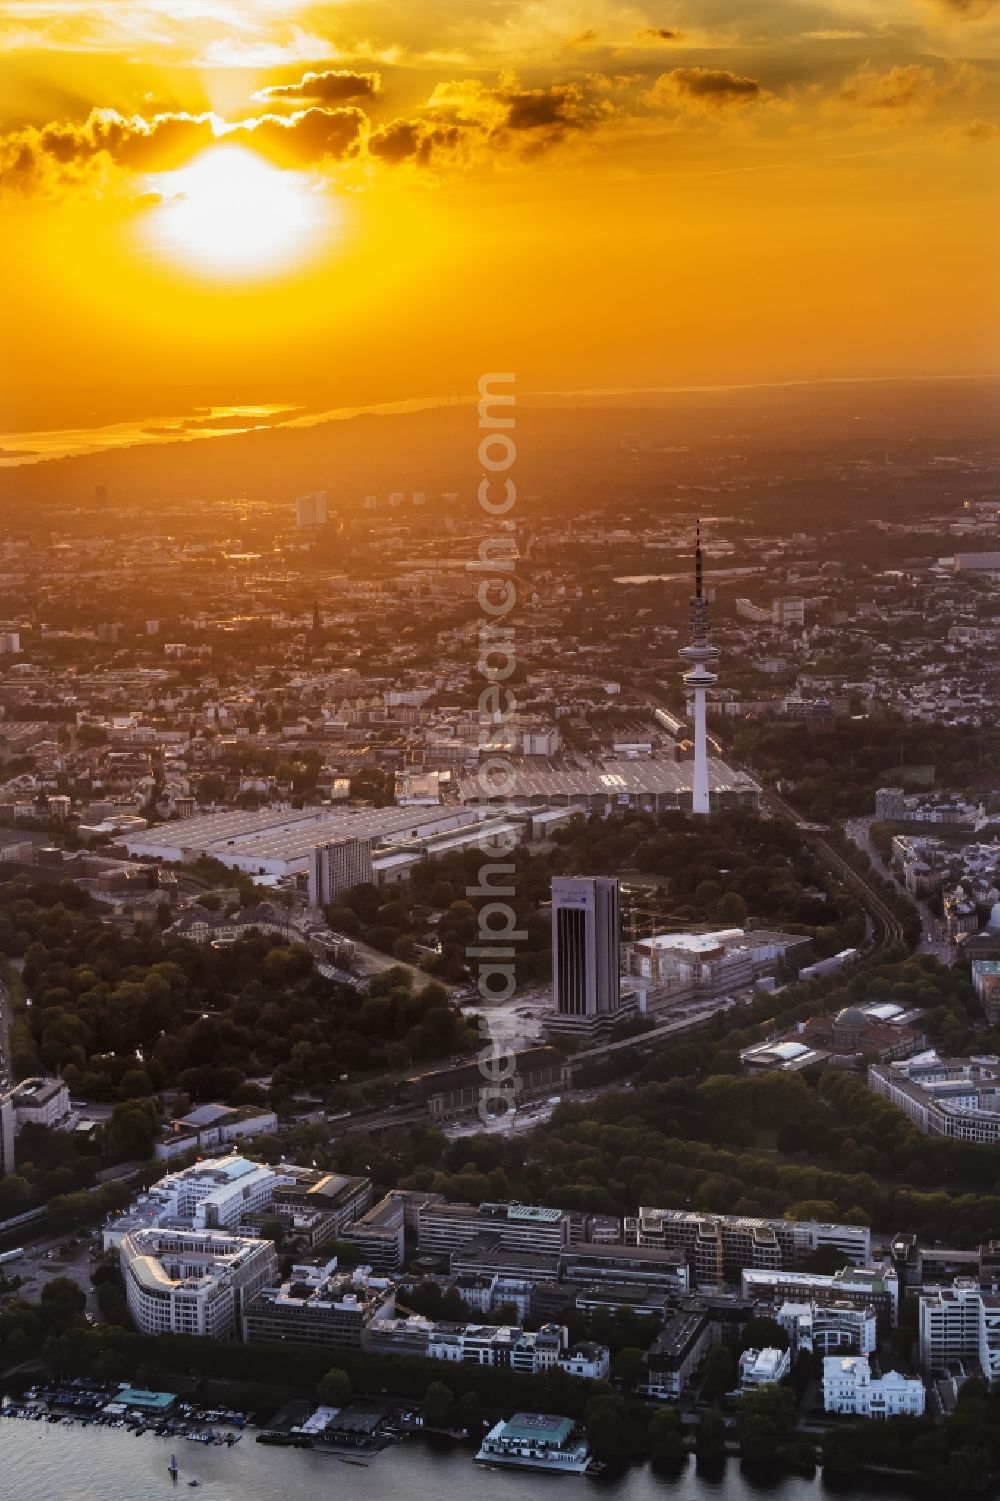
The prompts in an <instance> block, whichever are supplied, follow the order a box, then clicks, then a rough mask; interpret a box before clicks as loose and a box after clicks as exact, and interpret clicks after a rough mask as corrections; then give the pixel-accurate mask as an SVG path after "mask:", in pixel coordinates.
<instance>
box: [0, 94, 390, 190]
mask: <svg viewBox="0 0 1000 1501" xmlns="http://www.w3.org/2000/svg"><path fill="white" fill-rule="evenodd" d="M220 125H221V122H220V121H219V120H217V119H216V118H215V117H214V116H213V115H209V114H205V115H190V114H183V113H181V114H165V115H154V116H153V117H152V118H151V119H148V120H147V119H144V118H143V117H142V116H141V115H131V116H125V115H120V114H119V113H118V112H117V111H116V110H92V111H91V113H90V115H89V117H88V118H87V119H86V120H85V121H84V122H83V123H82V124H66V123H54V124H51V125H46V126H43V127H42V128H41V129H35V128H34V127H29V128H27V129H25V130H20V131H15V132H13V133H12V134H10V135H7V136H4V137H0V182H2V183H3V184H4V185H5V186H7V187H13V188H15V189H17V188H21V189H23V190H25V191H30V190H33V189H44V188H45V187H46V186H50V185H51V184H52V183H53V182H55V183H59V182H61V181H64V180H66V179H68V178H72V177H73V176H74V175H78V174H79V172H80V170H81V169H83V168H86V167H87V166H88V165H97V164H100V163H101V162H104V163H112V164H114V165H116V166H119V167H123V168H125V169H127V170H129V171H136V172H143V171H145V172H153V171H166V170H169V169H170V168H173V167H177V166H180V165H182V164H183V163H184V162H186V161H189V160H190V159H191V157H192V156H194V155H197V153H198V152H200V151H203V150H206V149H207V148H208V147H209V146H213V145H218V144H220V143H223V142H229V143H231V144H246V143H247V141H248V140H252V141H253V142H254V144H257V145H260V146H261V147H263V148H264V149H265V150H269V151H271V152H272V153H273V154H275V155H276V156H278V157H280V158H281V159H282V160H283V161H284V162H285V163H287V164H288V165H302V166H305V165H308V164H310V163H314V162H319V161H322V160H323V159H325V158H342V157H346V156H351V155H353V154H354V153H355V152H356V151H357V150H358V149H359V148H360V145H361V142H362V140H363V139H364V135H365V132H366V130H367V126H368V117H367V116H366V115H365V113H364V111H363V110H361V109H358V108H357V107H356V106H346V107H344V108H338V109H320V108H314V109H306V110H298V111H296V112H295V113H294V114H291V115H261V116H258V117H256V118H253V119H249V120H243V121H240V122H238V123H237V124H236V125H235V126H233V127H231V128H229V129H227V130H225V132H224V133H222V134H219V127H220Z"/></svg>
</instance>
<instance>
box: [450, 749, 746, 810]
mask: <svg viewBox="0 0 1000 1501" xmlns="http://www.w3.org/2000/svg"><path fill="white" fill-rule="evenodd" d="M693 777H694V763H693V762H692V761H656V760H652V761H612V760H609V761H605V762H603V764H596V763H595V764H594V765H593V766H588V767H585V768H582V769H581V768H578V767H558V768H552V769H549V770H537V771H535V770H532V769H531V768H528V767H524V768H522V767H518V766H515V767H513V768H512V769H511V771H510V773H509V778H508V781H507V783H506V785H505V793H504V798H503V799H500V801H516V800H517V799H520V798H529V799H530V798H537V799H539V800H540V801H544V800H546V799H550V798H557V797H570V798H572V797H581V798H582V797H587V798H590V797H600V796H602V795H603V796H606V797H607V798H608V799H609V800H610V801H611V802H614V801H615V799H616V798H618V797H641V796H643V795H644V794H645V795H647V796H659V795H668V796H669V795H677V796H680V795H683V794H685V793H690V792H691V790H692V781H693ZM708 786H709V791H711V792H744V793H748V792H752V793H758V792H759V791H760V788H759V787H758V786H757V783H756V782H754V781H753V780H752V779H751V778H750V777H748V776H746V775H745V773H743V772H741V771H734V770H733V768H732V767H730V766H727V765H726V763H725V762H724V761H720V760H719V759H718V757H716V756H709V758H708ZM458 795H459V798H460V799H461V801H462V802H477V803H478V802H481V801H482V787H481V786H480V784H479V781H478V778H476V777H462V778H460V779H459V783H458Z"/></svg>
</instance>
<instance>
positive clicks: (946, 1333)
mask: <svg viewBox="0 0 1000 1501" xmlns="http://www.w3.org/2000/svg"><path fill="white" fill-rule="evenodd" d="M920 1364H921V1367H922V1368H923V1370H924V1371H925V1372H927V1373H928V1374H930V1373H932V1372H941V1371H945V1370H947V1369H948V1367H949V1366H954V1365H958V1364H960V1365H962V1366H964V1367H965V1369H966V1373H967V1374H969V1375H979V1374H981V1375H982V1376H983V1377H984V1378H985V1379H986V1380H987V1381H988V1382H989V1384H990V1385H991V1386H996V1385H997V1384H998V1383H1000V1297H998V1296H997V1295H996V1294H994V1293H985V1292H983V1290H982V1288H981V1287H980V1285H979V1283H978V1282H977V1281H975V1280H974V1279H973V1278H971V1277H957V1278H956V1279H955V1281H954V1282H953V1283H952V1285H951V1287H935V1288H928V1289H927V1290H926V1291H924V1292H921V1294H920Z"/></svg>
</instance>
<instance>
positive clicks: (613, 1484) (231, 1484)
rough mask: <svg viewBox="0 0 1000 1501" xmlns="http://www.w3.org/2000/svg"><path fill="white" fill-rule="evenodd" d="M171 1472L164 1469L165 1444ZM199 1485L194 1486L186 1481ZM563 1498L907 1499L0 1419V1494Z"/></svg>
mask: <svg viewBox="0 0 1000 1501" xmlns="http://www.w3.org/2000/svg"><path fill="white" fill-rule="evenodd" d="M172 1449H173V1450H174V1452H175V1453H176V1454H177V1462H178V1464H179V1466H180V1475H179V1477H178V1479H177V1480H176V1481H173V1480H172V1479H171V1478H170V1476H169V1475H168V1473H167V1464H168V1462H169V1459H170V1453H171V1450H172ZM192 1479H197V1480H198V1481H199V1486H198V1488H197V1489H194V1488H189V1487H188V1484H187V1482H188V1481H189V1480H192ZM550 1487H551V1488H553V1489H554V1490H558V1491H559V1492H560V1494H561V1495H562V1496H563V1501H572V1498H573V1497H576V1498H577V1501H584V1498H589V1501H600V1498H608V1501H612V1498H613V1501H716V1498H717V1501H755V1498H762V1497H772V1498H775V1501H777V1498H780V1501H847V1497H848V1496H849V1497H850V1501H912V1497H911V1496H910V1495H909V1494H908V1493H907V1492H906V1491H905V1490H900V1489H898V1488H896V1487H895V1486H888V1487H885V1488H883V1487H881V1486H880V1487H878V1488H877V1489H868V1488H866V1487H863V1486H858V1485H852V1486H851V1487H850V1489H849V1491H846V1490H839V1491H835V1490H832V1489H828V1488H827V1487H826V1486H824V1484H823V1481H822V1478H821V1477H820V1476H819V1475H818V1474H817V1476H816V1477H815V1478H813V1479H805V1478H803V1477H801V1476H797V1475H784V1474H778V1475H775V1476H773V1477H770V1478H767V1477H761V1476H748V1475H747V1474H746V1473H745V1472H744V1470H743V1468H742V1466H741V1465H740V1463H739V1462H738V1461H737V1460H734V1459H730V1460H729V1461H728V1463H727V1465H726V1467H725V1469H724V1470H723V1471H722V1472H721V1474H719V1475H715V1474H714V1473H713V1475H712V1476H711V1477H708V1476H705V1475H704V1474H700V1473H699V1472H698V1470H697V1469H696V1467H695V1463H694V1460H693V1459H690V1460H688V1462H687V1464H686V1466H685V1467H684V1469H683V1470H681V1471H680V1473H679V1474H677V1475H676V1476H674V1477H672V1478H670V1477H667V1478H665V1477H663V1476H661V1475H660V1474H658V1473H655V1472H654V1471H653V1470H652V1469H651V1468H650V1466H649V1465H636V1466H633V1467H632V1468H630V1469H628V1470H625V1471H623V1472H621V1473H606V1474H604V1475H602V1476H600V1477H598V1478H591V1477H589V1476H588V1477H581V1476H569V1475H566V1476H561V1475H560V1476H550V1475H536V1474H522V1473H518V1472H516V1471H512V1470H485V1469H483V1468H482V1467H481V1466H479V1465H475V1464H473V1461H472V1454H471V1450H470V1449H468V1448H465V1447H462V1446H458V1445H455V1446H448V1445H445V1444H444V1443H441V1444H436V1443H434V1442H433V1441H429V1440H422V1439H414V1440H412V1441H405V1442H403V1443H399V1444H395V1445H393V1446H392V1447H391V1448H389V1449H386V1450H383V1452H382V1453H381V1454H377V1455H375V1456H374V1457H373V1458H372V1459H371V1460H370V1462H369V1463H368V1465H367V1466H366V1467H361V1466H357V1465H348V1464H345V1463H343V1462H342V1461H340V1460H338V1459H335V1458H334V1457H333V1456H331V1455H327V1454H311V1453H308V1452H306V1451H303V1450H298V1449H277V1448H271V1447H269V1446H266V1445H263V1444H256V1443H254V1441H253V1435H252V1434H248V1435H246V1437H244V1439H243V1440H242V1442H241V1443H239V1444H237V1445H236V1446H235V1448H233V1449H222V1448H210V1447H209V1446H207V1445H205V1446H202V1445H201V1444H192V1443H186V1442H185V1441H184V1440H183V1439H174V1440H171V1439H158V1438H155V1437H154V1436H153V1435H152V1434H146V1436H145V1437H143V1438H141V1439H137V1438H133V1437H132V1435H131V1434H129V1433H125V1432H121V1431H118V1430H114V1429H106V1428H81V1427H75V1428H63V1427H57V1426H56V1425H55V1424H49V1423H26V1422H22V1421H20V1420H18V1419H13V1418H9V1419H6V1420H4V1421H3V1422H0V1497H2V1501H164V1498H169V1497H173V1498H174V1501H181V1498H182V1497H187V1496H191V1497H198V1498H204V1501H321V1498H324V1497H327V1496H329V1497H331V1498H332V1497H344V1498H348V1501H355V1498H356V1501H469V1497H470V1496H474V1497H475V1501H529V1498H531V1501H537V1498H538V1497H539V1496H544V1495H545V1494H547V1493H548V1491H549V1489H550Z"/></svg>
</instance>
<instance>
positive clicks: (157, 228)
mask: <svg viewBox="0 0 1000 1501" xmlns="http://www.w3.org/2000/svg"><path fill="white" fill-rule="evenodd" d="M149 183H150V187H151V188H152V189H153V190H154V191H155V192H156V193H158V194H159V195H160V200H161V201H160V203H159V204H158V205H157V207H156V208H155V209H154V210H153V212H152V213H151V214H150V215H149V216H148V218H147V220H146V222H145V224H144V232H145V234H146V236H147V238H148V241H149V243H151V244H152V245H153V246H154V247H155V248H156V249H157V251H158V252H159V253H161V254H162V255H164V256H166V257H167V258H168V259H170V260H172V261H177V262H180V263H182V264H184V265H186V266H188V267H190V268H192V269H194V270H196V271H199V272H201V273H203V274H206V275H210V276H218V277H246V276H259V275H266V274H268V273H273V272H276V271H279V270H284V269H285V268H286V267H287V266H289V265H290V264H291V263H293V262H295V261H298V260H301V259H303V258H304V257H305V256H306V255H308V254H309V253H311V252H312V251H313V250H315V249H316V248H317V246H318V244H319V242H320V241H321V239H322V238H323V231H324V230H328V229H329V228H330V226H331V224H332V222H333V213H332V209H331V201H330V198H329V197H328V196H324V195H322V194H321V193H320V192H319V190H318V188H317V186H316V184H315V183H314V181H313V180H312V179H311V178H310V177H309V176H308V174H306V173H303V172H291V171H283V170H281V169H279V168H278V167H273V166H271V165H270V164H269V163H268V162H265V161H264V160H263V159H262V158H261V157H259V156H257V155H256V154H255V153H254V152H252V151H247V150H245V149H244V148H243V147H240V146H218V147H213V148H212V149H211V150H209V151H206V152H204V153H203V154H202V155H201V156H199V157H198V158H197V159H196V160H195V161H193V162H191V164H190V165H189V166H186V167H182V168H180V169H179V170H177V171H176V172H161V173H157V174H156V175H155V176H153V177H150V179H149Z"/></svg>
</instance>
